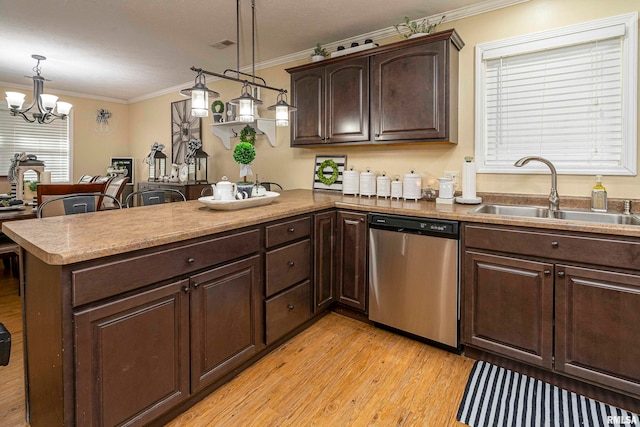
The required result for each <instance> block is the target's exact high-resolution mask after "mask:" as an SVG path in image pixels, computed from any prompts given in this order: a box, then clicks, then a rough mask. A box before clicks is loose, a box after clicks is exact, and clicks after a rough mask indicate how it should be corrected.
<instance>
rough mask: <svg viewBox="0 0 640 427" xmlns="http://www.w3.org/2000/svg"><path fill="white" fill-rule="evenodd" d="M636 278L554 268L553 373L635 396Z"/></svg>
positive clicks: (638, 340)
mask: <svg viewBox="0 0 640 427" xmlns="http://www.w3.org/2000/svg"><path fill="white" fill-rule="evenodd" d="M638 307H640V276H637V275H630V274H621V273H613V272H608V271H601V270H595V269H588V268H578V267H571V266H562V265H558V266H557V273H556V343H555V346H556V352H555V357H556V359H555V368H556V370H558V371H562V372H565V373H567V374H570V375H572V376H574V377H578V378H582V379H586V380H587V381H589V382H595V383H598V384H602V385H605V386H607V387H610V388H613V389H616V390H619V391H622V392H623V393H630V394H632V395H634V396H635V397H639V396H640V363H638V361H640V334H638V325H640V310H639V309H638Z"/></svg>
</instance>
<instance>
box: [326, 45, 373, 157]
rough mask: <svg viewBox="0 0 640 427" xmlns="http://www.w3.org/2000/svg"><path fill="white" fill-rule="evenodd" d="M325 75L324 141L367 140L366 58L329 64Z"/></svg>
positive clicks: (367, 61)
mask: <svg viewBox="0 0 640 427" xmlns="http://www.w3.org/2000/svg"><path fill="white" fill-rule="evenodd" d="M325 78H326V82H327V84H326V104H325V106H326V118H327V122H326V133H327V135H326V136H327V139H326V140H325V142H327V143H331V144H334V143H340V142H361V141H368V140H369V58H366V57H365V58H355V59H351V60H346V61H341V62H339V63H337V64H333V65H328V66H327V67H326V72H325Z"/></svg>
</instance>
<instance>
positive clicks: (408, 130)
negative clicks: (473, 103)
mask: <svg viewBox="0 0 640 427" xmlns="http://www.w3.org/2000/svg"><path fill="white" fill-rule="evenodd" d="M447 43H448V42H447V41H446V40H440V41H436V42H432V43H427V44H422V45H418V46H414V47H409V48H405V49H397V50H394V51H391V52H388V53H384V54H381V55H375V56H373V58H372V59H371V87H372V95H371V117H372V120H373V132H374V135H373V139H374V141H378V142H384V141H394V140H414V141H415V140H438V139H441V140H444V139H446V138H447V136H448V135H447V131H448V129H447V119H448V117H447V102H448V101H447V100H448V96H447V95H448V93H449V92H448V89H449V88H448V87H447V86H448V79H447V69H448V67H447V65H448V64H447V57H446V53H447ZM399 76H401V77H399Z"/></svg>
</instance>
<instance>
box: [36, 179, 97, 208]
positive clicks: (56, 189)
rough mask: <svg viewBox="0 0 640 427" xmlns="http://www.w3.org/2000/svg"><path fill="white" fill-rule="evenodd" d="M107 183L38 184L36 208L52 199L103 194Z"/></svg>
mask: <svg viewBox="0 0 640 427" xmlns="http://www.w3.org/2000/svg"><path fill="white" fill-rule="evenodd" d="M108 184H109V183H104V182H103V183H99V182H89V183H85V184H38V187H37V189H36V196H37V203H38V206H40V205H41V204H42V202H44V201H46V200H47V199H51V198H52V197H57V196H64V195H65V194H77V193H105V190H106V189H107V185H108Z"/></svg>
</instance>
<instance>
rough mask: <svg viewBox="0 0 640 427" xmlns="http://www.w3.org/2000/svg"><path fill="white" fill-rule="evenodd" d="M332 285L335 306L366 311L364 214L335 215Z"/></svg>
mask: <svg viewBox="0 0 640 427" xmlns="http://www.w3.org/2000/svg"><path fill="white" fill-rule="evenodd" d="M337 226H338V229H337V233H336V234H337V245H336V272H337V274H336V282H337V283H336V284H337V289H338V302H339V303H340V304H344V305H347V306H349V307H352V308H355V309H357V310H360V311H362V312H366V311H367V228H368V225H367V214H366V213H359V212H349V211H338V213H337Z"/></svg>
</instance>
